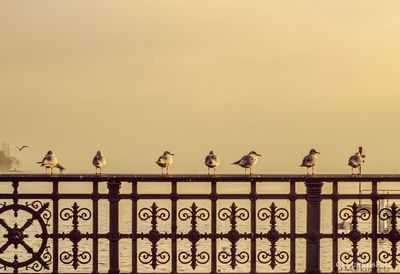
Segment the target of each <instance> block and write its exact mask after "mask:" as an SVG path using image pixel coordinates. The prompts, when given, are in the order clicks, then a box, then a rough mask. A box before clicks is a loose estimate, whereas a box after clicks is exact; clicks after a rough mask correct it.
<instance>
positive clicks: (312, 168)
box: [311, 166, 314, 175]
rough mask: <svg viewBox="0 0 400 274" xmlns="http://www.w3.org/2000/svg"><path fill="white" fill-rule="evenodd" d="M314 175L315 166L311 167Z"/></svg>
mask: <svg viewBox="0 0 400 274" xmlns="http://www.w3.org/2000/svg"><path fill="white" fill-rule="evenodd" d="M311 171H312V175H314V166H312V167H311Z"/></svg>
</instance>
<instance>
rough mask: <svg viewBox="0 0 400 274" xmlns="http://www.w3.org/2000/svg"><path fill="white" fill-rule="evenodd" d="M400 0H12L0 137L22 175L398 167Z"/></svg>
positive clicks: (6, 25)
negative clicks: (164, 163)
mask: <svg viewBox="0 0 400 274" xmlns="http://www.w3.org/2000/svg"><path fill="white" fill-rule="evenodd" d="M399 12H400V2H398V1H386V2H385V4H383V3H382V2H378V1H361V0H359V1H351V2H349V1H339V0H338V1H317V0H314V1H299V2H293V1H288V0H285V1H282V0H279V1H278V0H272V1H262V0H254V1H239V0H229V1H228V0H222V1H211V0H202V1H183V0H180V1H178V0H170V1H161V0H154V1H147V0H146V1H118V2H109V1H102V0H101V1H100V0H99V1H96V2H83V1H78V0H74V1H57V2H54V1H48V0H46V1H40V2H36V1H35V2H29V1H25V2H22V1H9V0H4V1H2V2H1V4H0V39H1V41H2V43H0V60H1V62H0V95H1V96H0V100H1V105H2V106H1V107H0V126H1V129H2V130H1V133H2V134H1V136H0V142H8V143H9V144H10V146H11V147H13V146H15V145H18V146H19V145H29V146H30V148H28V149H26V150H23V151H22V152H18V151H15V150H12V155H14V156H16V157H17V158H18V159H19V160H20V161H21V164H20V168H21V170H23V171H26V172H43V170H42V169H41V168H39V167H38V166H37V165H35V162H36V161H39V160H41V159H42V157H43V156H44V154H45V153H46V152H47V151H48V150H53V151H54V152H55V153H56V155H57V156H58V158H59V161H60V163H62V164H63V165H64V166H65V167H66V168H67V170H66V172H67V173H75V172H94V168H93V167H92V165H91V160H92V158H93V156H94V154H95V152H96V151H97V150H99V149H100V150H102V151H103V152H104V154H105V156H106V158H107V161H108V165H107V166H106V167H105V168H104V170H103V172H104V173H112V172H124V173H158V172H159V171H160V169H159V167H157V166H156V165H155V164H154V161H155V160H156V159H157V157H158V156H159V155H160V154H161V153H162V152H163V151H164V150H170V151H172V152H174V153H175V154H176V157H175V162H174V165H173V166H172V167H171V173H200V172H206V168H205V166H204V164H203V161H204V157H205V156H206V154H207V153H208V152H209V151H210V150H214V151H215V152H216V153H217V154H218V155H219V156H220V158H221V161H222V164H221V166H220V169H219V171H218V172H219V173H242V172H243V170H242V169H241V168H239V167H237V166H232V165H230V163H232V162H233V161H235V160H238V159H239V158H240V157H241V156H242V155H244V154H246V153H248V152H249V151H251V150H255V151H257V152H258V153H260V154H262V157H261V158H260V160H259V162H258V165H257V166H256V168H255V169H254V172H255V173H303V172H304V169H303V168H300V167H298V165H299V164H300V162H301V159H302V157H303V156H304V155H305V154H306V153H307V152H308V151H309V149H311V148H316V149H317V150H319V151H320V152H321V155H320V163H319V165H318V167H317V168H316V172H317V173H318V172H320V173H349V172H350V168H349V167H348V166H347V160H348V157H349V156H350V155H351V154H353V153H354V152H356V150H357V147H358V146H359V145H362V146H364V148H365V153H366V155H367V158H366V164H365V167H364V169H363V170H364V172H365V173H399V172H400V163H398V162H397V154H398V153H399V152H400V125H399V123H398V117H400V108H399V106H398V105H399V102H400V92H399V86H400V77H398V73H397V70H398V64H400V55H399V54H398V48H399V45H400V17H399V16H398V14H399Z"/></svg>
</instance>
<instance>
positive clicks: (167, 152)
mask: <svg viewBox="0 0 400 274" xmlns="http://www.w3.org/2000/svg"><path fill="white" fill-rule="evenodd" d="M164 155H171V156H175V154H173V153H171V152H169V151H168V150H167V151H164Z"/></svg>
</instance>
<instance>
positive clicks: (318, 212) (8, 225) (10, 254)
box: [0, 174, 400, 274]
mask: <svg viewBox="0 0 400 274" xmlns="http://www.w3.org/2000/svg"><path fill="white" fill-rule="evenodd" d="M37 182H45V183H48V184H50V185H51V186H52V187H51V189H50V191H49V192H46V191H45V189H46V188H45V187H44V186H41V188H37V189H36V187H35V191H28V192H26V191H21V186H24V185H27V186H28V189H32V187H33V186H35V184H36V183H37ZM356 182H363V183H364V184H370V187H371V192H370V193H367V194H365V193H349V192H346V191H344V192H343V193H341V194H339V184H340V185H341V186H342V185H343V186H345V187H346V186H349V185H352V184H353V185H354V183H356ZM394 182H400V175H361V176H347V175H315V176H301V175H252V176H239V175H216V176H208V175H207V176H205V175H168V176H160V175H46V176H44V175H29V174H18V175H0V235H1V236H2V237H0V238H1V239H0V269H1V272H4V273H35V272H43V273H110V274H112V273H224V272H235V273H340V272H346V273H352V272H357V273H359V271H363V272H366V273H379V272H385V271H391V272H392V273H396V271H399V269H400V267H399V266H398V264H399V263H400V257H398V255H400V254H399V251H398V243H399V242H400V232H399V228H398V225H397V219H398V218H400V208H399V206H398V205H397V204H396V199H400V194H391V193H383V194H381V193H380V192H379V186H380V184H385V189H387V184H388V183H393V184H395V183H394ZM152 183H154V184H152ZM158 183H162V184H161V185H162V186H163V187H167V188H169V191H168V192H162V191H159V186H160V184H158ZM197 183H200V185H201V186H202V191H199V190H200V189H198V187H199V184H197ZM226 183H230V186H232V189H233V190H230V191H228V192H224V191H217V190H218V187H219V185H220V184H225V185H227V184H226ZM88 184H89V185H90V186H91V190H90V192H88V193H84V191H80V189H79V188H78V189H71V188H68V186H73V187H74V188H75V187H76V186H78V187H79V186H88ZM273 184H275V186H276V184H278V186H283V188H282V189H281V190H280V191H278V192H274V193H272V191H271V192H270V191H268V189H269V186H270V185H271V189H272V185H273ZM60 185H63V186H67V191H60ZM121 185H122V186H124V188H123V190H122V191H121ZM192 185H196V188H195V189H191V186H192ZM236 185H245V186H248V189H249V191H235V189H234V187H233V186H236ZM104 186H106V187H107V189H106V190H105V191H100V190H101V189H102V187H104ZM127 186H129V187H130V189H129V191H127V190H126V187H127ZM141 186H153V187H152V190H151V191H150V192H144V193H142V192H141V191H139V188H140V187H141ZM29 187H31V188H29ZM179 187H182V188H186V191H183V192H180V191H179V189H178V188H179ZM265 187H266V188H265ZM285 187H286V188H285ZM302 187H304V189H302ZM261 188H263V189H264V191H258V190H259V189H261ZM265 189H267V191H265ZM188 190H189V191H188ZM204 190H205V191H204ZM71 191H72V192H71ZM361 199H362V200H363V201H367V203H366V204H361V203H359V202H358V203H357V202H355V201H359V200H361ZM388 199H390V201H391V203H390V204H389V205H388V206H382V203H381V201H384V200H385V201H386V200H388ZM322 201H323V202H322ZM325 201H328V202H329V203H328V205H329V207H330V208H325V204H326V203H325ZM104 202H106V204H102V203H104ZM123 202H129V203H130V205H129V209H130V211H131V218H130V220H129V221H130V222H129V231H128V232H126V231H122V230H121V229H120V224H121V222H125V223H126V222H127V220H126V215H127V213H126V210H127V207H126V204H125V207H124V208H123V209H122V210H121V209H120V208H121V206H122V203H123ZM243 202H245V204H243ZM282 203H283V206H282ZM88 205H89V206H88ZM302 208H304V210H303V209H302ZM327 214H328V215H329V214H330V215H331V218H330V221H329V222H327V221H326V220H327V219H326V215H327ZM120 215H122V218H120V217H121V216H120ZM102 216H106V217H107V222H105V223H103V222H104V220H101V217H102ZM66 223H69V225H66ZM84 224H85V226H84ZM88 224H90V225H88ZM243 224H245V225H243ZM321 224H322V228H321ZM338 224H341V225H342V226H343V227H346V226H347V230H340V229H339V227H338ZM303 225H304V226H305V229H304V231H302V229H301V227H302V226H303ZM83 228H84V229H83ZM85 230H86V232H82V231H85ZM123 241H125V242H126V241H129V242H130V244H129V248H128V246H127V245H126V244H125V245H124V246H123V248H122V249H121V247H122V243H123ZM88 243H89V248H88ZM243 244H244V245H243ZM327 247H328V248H327ZM321 249H324V252H325V251H327V250H328V252H325V253H324V254H321ZM102 252H103V253H104V252H108V254H106V255H104V254H103V253H102ZM101 254H103V255H101ZM327 256H328V257H327ZM128 257H129V258H130V260H129V262H128V259H127V258H128ZM321 261H323V262H324V263H323V265H321ZM326 262H328V265H327V263H326ZM122 268H124V269H125V270H124V269H122ZM397 273H399V272H397Z"/></svg>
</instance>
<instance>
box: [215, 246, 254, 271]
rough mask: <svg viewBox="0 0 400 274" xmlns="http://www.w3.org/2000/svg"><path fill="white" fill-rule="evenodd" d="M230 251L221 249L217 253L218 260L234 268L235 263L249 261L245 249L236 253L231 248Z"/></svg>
mask: <svg viewBox="0 0 400 274" xmlns="http://www.w3.org/2000/svg"><path fill="white" fill-rule="evenodd" d="M230 251H231V253H228V252H226V251H221V252H220V253H218V261H219V262H220V263H223V264H230V265H231V267H232V269H235V268H236V266H237V264H245V263H247V262H248V261H249V259H250V255H249V253H247V252H246V251H242V252H239V253H236V252H235V251H234V250H232V248H231V250H230Z"/></svg>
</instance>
